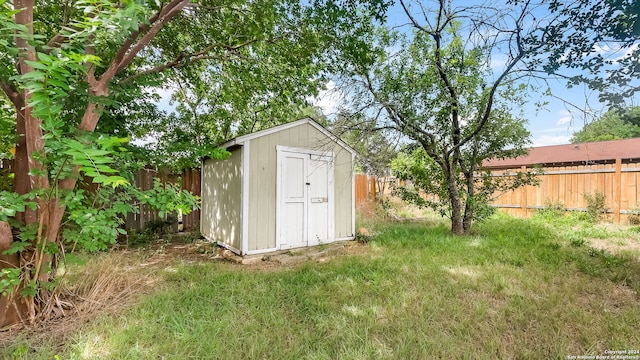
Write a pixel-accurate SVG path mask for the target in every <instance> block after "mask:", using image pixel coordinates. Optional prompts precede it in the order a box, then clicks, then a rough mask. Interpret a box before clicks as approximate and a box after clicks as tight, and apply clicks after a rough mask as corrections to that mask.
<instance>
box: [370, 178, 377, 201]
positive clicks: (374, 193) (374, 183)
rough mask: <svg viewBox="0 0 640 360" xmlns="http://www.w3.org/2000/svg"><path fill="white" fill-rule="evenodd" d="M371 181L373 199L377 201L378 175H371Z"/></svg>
mask: <svg viewBox="0 0 640 360" xmlns="http://www.w3.org/2000/svg"><path fill="white" fill-rule="evenodd" d="M369 181H370V184H371V200H372V201H376V177H375V175H371V176H370V177H369Z"/></svg>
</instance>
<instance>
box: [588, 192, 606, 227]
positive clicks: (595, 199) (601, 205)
mask: <svg viewBox="0 0 640 360" xmlns="http://www.w3.org/2000/svg"><path fill="white" fill-rule="evenodd" d="M582 196H583V197H584V201H586V202H587V214H588V215H589V218H590V219H591V220H592V221H593V222H598V221H600V220H601V219H602V215H603V214H604V213H605V212H606V211H607V200H606V198H605V197H604V194H603V193H601V192H599V191H596V192H594V193H593V194H592V193H584V195H582Z"/></svg>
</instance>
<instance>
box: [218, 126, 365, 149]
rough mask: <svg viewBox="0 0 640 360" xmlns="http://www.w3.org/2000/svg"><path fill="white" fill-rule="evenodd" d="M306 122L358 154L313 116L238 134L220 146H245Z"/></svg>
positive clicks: (227, 147)
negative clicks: (247, 143) (312, 117)
mask: <svg viewBox="0 0 640 360" xmlns="http://www.w3.org/2000/svg"><path fill="white" fill-rule="evenodd" d="M304 124H309V125H311V126H313V127H314V128H316V129H317V130H318V131H320V132H321V133H322V134H324V135H325V136H326V137H328V138H329V139H331V140H332V141H334V142H335V143H337V144H338V145H340V146H341V147H343V148H344V149H345V150H347V151H348V152H350V153H351V154H352V155H356V154H357V152H356V151H355V150H354V149H353V148H352V147H351V146H349V145H347V143H345V142H344V141H342V140H341V139H340V138H339V137H337V136H335V135H334V134H332V133H331V132H330V131H329V130H327V129H325V128H324V127H322V126H321V125H320V124H318V123H317V122H316V121H315V120H313V119H311V118H304V119H300V120H296V121H292V122H289V123H286V124H282V125H277V126H274V127H271V128H268V129H264V130H260V131H256V132H254V133H251V134H246V135H242V136H238V137H236V138H234V139H231V140H228V141H226V142H224V143H222V144H221V145H219V147H221V148H224V149H229V148H230V147H233V146H243V145H244V144H245V143H246V142H248V141H251V140H253V139H257V138H259V137H262V136H266V135H269V134H273V133H276V132H278V131H282V130H286V129H290V128H293V127H296V126H300V125H304Z"/></svg>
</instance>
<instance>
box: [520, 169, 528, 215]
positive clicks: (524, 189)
mask: <svg viewBox="0 0 640 360" xmlns="http://www.w3.org/2000/svg"><path fill="white" fill-rule="evenodd" d="M520 171H522V172H523V173H526V172H527V166H526V165H523V166H522V167H520ZM527 186H528V185H522V189H521V190H520V191H521V193H520V194H521V195H520V196H522V199H520V205H521V206H522V213H523V214H524V217H527V215H528V214H527Z"/></svg>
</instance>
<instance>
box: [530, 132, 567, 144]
mask: <svg viewBox="0 0 640 360" xmlns="http://www.w3.org/2000/svg"><path fill="white" fill-rule="evenodd" d="M570 139H571V136H569V135H557V136H551V135H543V136H539V137H535V138H533V139H532V142H533V144H532V146H534V147H537V146H549V145H562V144H568V143H569V140H570Z"/></svg>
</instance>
